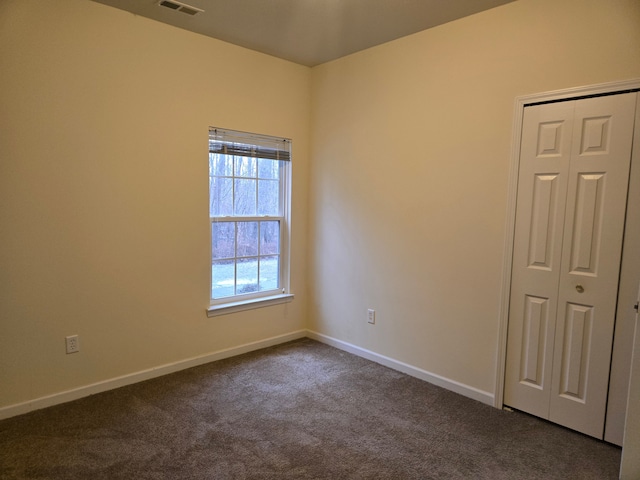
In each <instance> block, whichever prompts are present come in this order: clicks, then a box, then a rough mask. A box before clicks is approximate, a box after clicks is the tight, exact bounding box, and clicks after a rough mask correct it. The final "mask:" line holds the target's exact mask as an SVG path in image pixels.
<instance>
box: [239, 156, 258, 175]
mask: <svg viewBox="0 0 640 480" xmlns="http://www.w3.org/2000/svg"><path fill="white" fill-rule="evenodd" d="M233 158H234V159H235V164H236V177H249V178H256V159H255V158H248V157H233Z"/></svg>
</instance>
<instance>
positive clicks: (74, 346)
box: [65, 335, 80, 353]
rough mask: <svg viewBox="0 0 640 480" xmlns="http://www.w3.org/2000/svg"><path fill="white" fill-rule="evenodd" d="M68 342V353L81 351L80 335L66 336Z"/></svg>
mask: <svg viewBox="0 0 640 480" xmlns="http://www.w3.org/2000/svg"><path fill="white" fill-rule="evenodd" d="M65 341H66V343H67V353H76V352H79V351H80V337H78V335H69V336H68V337H65Z"/></svg>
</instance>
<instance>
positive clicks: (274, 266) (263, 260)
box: [260, 255, 280, 290]
mask: <svg viewBox="0 0 640 480" xmlns="http://www.w3.org/2000/svg"><path fill="white" fill-rule="evenodd" d="M279 279H280V262H279V257H278V256H277V255H274V256H272V257H260V290H275V289H277V288H278V287H279V286H280V285H279V284H280V282H279Z"/></svg>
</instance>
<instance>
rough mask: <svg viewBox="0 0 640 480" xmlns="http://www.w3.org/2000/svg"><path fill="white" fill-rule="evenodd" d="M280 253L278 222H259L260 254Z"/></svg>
mask: <svg viewBox="0 0 640 480" xmlns="http://www.w3.org/2000/svg"><path fill="white" fill-rule="evenodd" d="M279 253H280V222H260V255H274V254H279Z"/></svg>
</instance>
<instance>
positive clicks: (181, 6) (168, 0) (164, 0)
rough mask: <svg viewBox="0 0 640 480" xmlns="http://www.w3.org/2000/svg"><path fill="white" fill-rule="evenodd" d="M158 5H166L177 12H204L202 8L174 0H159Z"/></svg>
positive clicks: (189, 13)
mask: <svg viewBox="0 0 640 480" xmlns="http://www.w3.org/2000/svg"><path fill="white" fill-rule="evenodd" d="M158 5H160V6H161V7H167V8H170V9H171V10H175V11H177V12H182V13H186V14H187V15H195V14H196V13H201V12H204V10H202V9H200V8H197V7H193V6H191V5H187V4H186V3H182V2H176V1H174V0H160V1H159V2H158Z"/></svg>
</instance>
